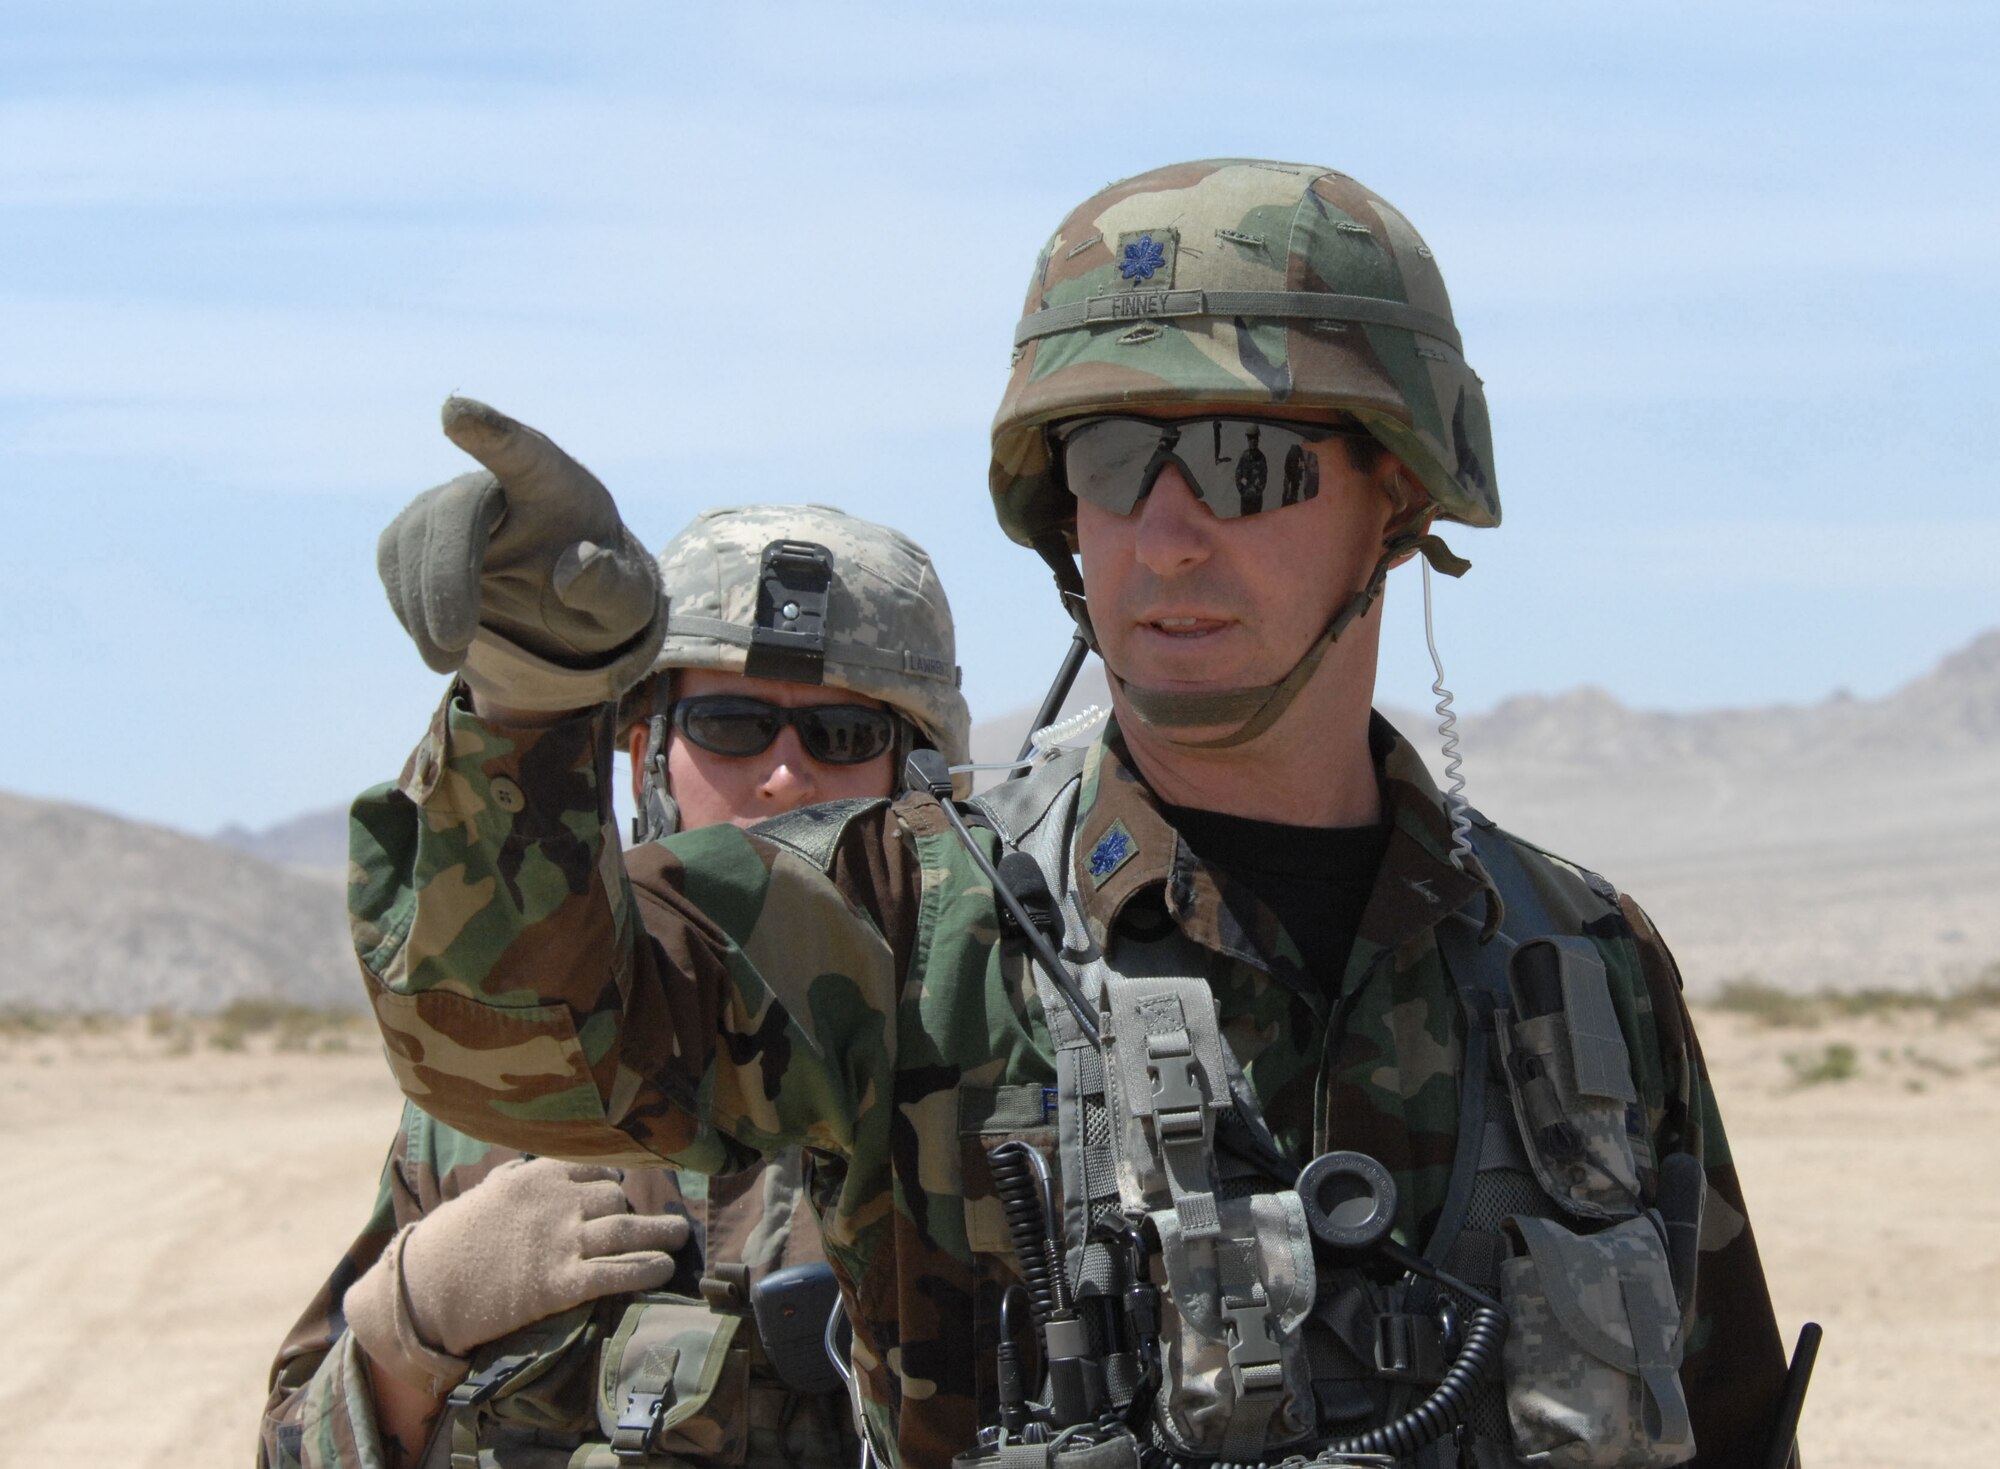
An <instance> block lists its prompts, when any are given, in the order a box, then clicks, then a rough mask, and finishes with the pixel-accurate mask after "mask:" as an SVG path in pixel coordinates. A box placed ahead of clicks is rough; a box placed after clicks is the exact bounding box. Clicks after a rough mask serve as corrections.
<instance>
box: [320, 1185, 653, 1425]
mask: <svg viewBox="0 0 2000 1469" xmlns="http://www.w3.org/2000/svg"><path fill="white" fill-rule="evenodd" d="M687 1237H688V1222H687V1220H686V1219H684V1218H682V1217H680V1216H679V1215H674V1214H634V1213H632V1212H631V1205H630V1204H629V1203H628V1202H627V1200H626V1198H625V1191H624V1189H622V1188H620V1187H619V1185H618V1181H617V1175H616V1174H615V1173H613V1172H612V1171H611V1170H610V1169H609V1168H598V1167H592V1166H590V1165H587V1164H583V1163H562V1162H558V1161H557V1160H556V1159H554V1158H533V1159H525V1158H515V1159H512V1160H510V1161H508V1162H506V1163H503V1164H501V1165H500V1166H499V1167H498V1168H496V1169H494V1170H493V1172H492V1173H490V1174H488V1175H487V1176H486V1177H485V1178H484V1179H482V1180H481V1181H480V1182H479V1183H478V1184H477V1185H476V1186H475V1187H473V1188H470V1189H467V1190H466V1191H465V1192H464V1193H462V1194H460V1195H459V1196H458V1197H457V1198H455V1199H451V1200H448V1201H447V1202H446V1203H444V1204H442V1205H441V1206H439V1207H438V1208H437V1209H436V1210H434V1211H433V1212H431V1213H430V1214H428V1215H426V1216H425V1217H424V1218H422V1219H419V1220H417V1221H416V1222H415V1223H413V1224H409V1225H406V1226H405V1227H404V1228H403V1230H402V1231H401V1232H400V1233H399V1234H397V1236H396V1237H395V1238H394V1239H393V1240H391V1241H390V1242H389V1247H388V1248H387V1249H385V1250H384V1251H383V1252H382V1256H381V1258H380V1259H378V1260H377V1261H376V1262H375V1263H374V1265H372V1266H371V1267H369V1269H368V1271H367V1273H366V1274H364V1275H363V1276H362V1277H361V1278H360V1279H359V1280H357V1281H355V1282H354V1284H353V1285H351V1286H349V1287H348V1290H347V1296H346V1300H345V1301H344V1303H343V1306H342V1309H343V1311H344V1312H345V1314H346V1316H347V1325H348V1329H349V1330H350V1331H352V1332H353V1333H354V1338H355V1340H356V1342H358V1343H359V1344H360V1346H361V1349H362V1350H363V1351H365V1352H366V1353H367V1354H368V1356H369V1358H370V1359H371V1360H372V1361H373V1362H374V1363H375V1364H376V1365H377V1366H379V1367H380V1368H381V1369H382V1370H383V1371H386V1372H389V1373H392V1374H393V1375H395V1376H396V1377H398V1378H400V1379H401V1380H402V1381H404V1382H406V1383H408V1384H410V1385H411V1386H412V1387H418V1388H422V1389H423V1390H424V1391H426V1392H428V1393H429V1394H430V1395H431V1396H432V1397H442V1396H443V1395H444V1394H445V1393H447V1392H449V1391H450V1390H451V1388H452V1387H453V1386H454V1385H455V1384H457V1383H458V1382H460V1381H461V1380H462V1379H463V1378H464V1377H465V1374H466V1365H467V1364H466V1362H465V1358H466V1356H467V1354H469V1353H470V1352H471V1351H472V1350H473V1349H474V1348H476V1347H478V1346H481V1345H483V1344H484V1343H486V1342H490V1341H496V1340H498V1339H499V1338H500V1337H503V1336H505V1335H507V1334H508V1333H509V1332H511V1331H516V1330H518V1329H520V1328H521V1327H523V1326H527V1325H529V1324H530V1323H531V1322H535V1321H540V1320H542V1319H543V1318H544V1317H546V1316H553V1315H555V1314H556V1313H557V1312H558V1311H567V1310H568V1309H569V1308H570V1307H572V1306H579V1305H582V1304H583V1303H584V1302H585V1301H593V1300H596V1299H597V1298H598V1297H599V1296H608V1295H616V1294H621V1293H624V1292H629V1291H641V1290H654V1289H657V1288H658V1287H660V1286H662V1285H664V1284H666V1282H667V1280H668V1278H669V1277H671V1276H672V1275H673V1273H674V1261H673V1256H672V1253H671V1252H672V1251H674V1250H677V1249H679V1248H680V1247H681V1246H682V1245H684V1244H686V1243H687Z"/></svg>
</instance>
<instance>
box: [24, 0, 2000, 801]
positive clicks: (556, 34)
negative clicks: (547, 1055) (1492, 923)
mask: <svg viewBox="0 0 2000 1469" xmlns="http://www.w3.org/2000/svg"><path fill="white" fill-rule="evenodd" d="M0 24H4V27H5V34H6V36H7V44H6V46H5V47H4V48H0V346H4V350H0V512H4V521H0V524H4V527H5V531H6V534H5V535H4V536H0V618H3V619H4V624H5V627H6V630H7V633H8V636H7V639H6V644H5V651H4V653H0V687H4V689H5V690H6V694H7V707H8V713H9V716H10V717H8V718H7V719H5V720H4V721H0V787H5V788H8V789H13V790H18V791H25V792H29V793H32V794H37V795H45V796H51V797H57V798H61V799H66V800H75V801H82V802H87V803H90V804H94V805H98V806H103V807H106V808H108V809H111V810H114V811H118V812H121V813H124V814H128V815H132V816H139V817H144V818H146V819H150V820H157V821H163V822H167V823H169V824H174V825H178V826H182V827H186V828H188V829H191V830H196V831H208V830H212V829H213V828H215V827H216V826H218V825H220V824H222V823H223V822H225V821H241V822H245V823H248V824H252V825H257V824H262V823H265V822H269V821H272V820H275V819H278V818H282V817H284V816H287V815H290V814H293V813H294V812H297V811H300V810H303V809H307V808H311V807H316V806H323V805H326V804H329V803H331V802H333V801H336V800H339V799H343V798H344V797H345V796H346V795H348V794H350V793H351V792H352V791H353V790H354V789H356V788H358V787H359V786H361V785H363V784H365V783H367V782H369V781H371V780H374V779H378V778H382V777H384V776H386V775H389V774H392V773H393V772H394V770H395V769H396V768H397V766H398V765H399V764H400V762H401V759H402V756H403V754H404V753H405V752H406V750H407V748H408V746H409V745H410V744H411V743H412V742H413V740H414V739H415V737H416V735H417V734H418V733H419V732H420V730H421V726H422V724H423V721H424V717H425V715H426V713H427V711H428V708H429V706H430V704H431V703H432V702H433V700H434V699H435V697H436V692H437V683H436V680H435V679H434V678H433V677H432V676H431V675H429V674H428V673H427V672H426V671H425V670H424V669H423V667H422V665H421V664H420V663H419V662H418V660H417V658H416V657H415V654H414V653H413V652H412V651H411V649H410V648H409V646H408V644H407V643H406V642H405V641H404V640H403V638H402V634H401V632H400V630H399V629H398V628H397V627H396V625H395V622H394V619H393V618H392V617H391V616H390V614H389V611H388V608H387V606H386V603H385V602H384V600H383V598H382V596H381V593H380V590H379V588H378V586H377V585H376V582H375V578H374V569H373V544H374V538H375V534H376V532H377V531H378V530H379V528H380V526H381V525H382V524H383V523H384V522H385V521H386V520H387V519H388V518H389V517H390V516H391V515H392V514H393V513H394V512H395V510H396V509H397V508H398V507H400V505H401V504H402V503H403V502H404V501H406V500H407V499H408V498H409V497H410V496H411V495H413V494H415V493H416V492H417V491H419V490H421V489H423V488H424V487H425V486H427V485H430V484H433V483H436V482H438V481H440V480H443V479H446V478H448V477H450V476H452V475H454V474H456V473H458V472H460V470H461V468H462V467H464V466H463V464H462V463H461V461H460V460H459V458H458V457H457V456H456V453H455V451H454V450H452V448H451V447H450V445H449V444H447V443H446V442H445V441H444V440H443V438H442V437H441V436H440V435H439V434H438V432H437V428H436V410H437V405H438V403H439V402H440V400H441V399H442V398H443V397H444V396H445V395H446V394H447V393H450V392H454V391H459V392H465V393H469V394H473V395H475V396H479V397H484V398H486V399H488V400H489V401H491V402H494V403H496V404H497V405H499V406H501V407H503V408H505V409H507V410H508V411H510V412H513V413H515V414H517V415H519V416H521V417H523V418H526V419H527V420H529V421H530V422H533V423H535V424H537V425H538V426H540V427H543V428H546V429H547V430H549V431H550V432H551V433H552V434H553V435H554V436H555V437H556V438H557V439H558V440H559V441H560V442H562V443H564V444H565V445H566V446H568V447H570V448H571V449H573V450H574V451H575V452H576V453H577V454H578V455H579V456H580V457H582V458H583V459H584V460H586V462H588V463H589V464H590V465H591V466H592V467H593V468H595V469H596V470H597V471H598V472H599V473H600V474H601V475H602V476H603V478H604V479H605V480H606V481H607V482H608V483H609V484H610V485H611V486H612V488H613V489H614V491H615V492H616V493H617V494H618V496H619V498H620V502H621V504H622V505H623V506H624V508H625V511H626V514H627V518H628V520H630V521H631V522H632V524H633V525H634V526H635V527H636V528H637V529H638V530H639V532H640V533H641V535H642V536H644V537H645V538H646V539H648V540H650V541H654V542H659V541H664V540H665V539H666V538H667V537H668V536H670V535H671V534H672V533H673V532H674V531H675V530H676V529H678V528H679V526H680V525H681V524H682V523H684V522H685V521H686V520H687V519H688V518H689V517H690V516H691V515H692V514H693V513H694V512H695V511H696V510H698V509H700V508H702V507H704V506H707V505H711V504H717V503H726V502H731V501H740V500H751V499H813V500H824V501H832V502H835V503H838V504H841V505H844V506H846V507H848V508H851V509H853V510H855V511H857V512H859V513H861V514H864V515H869V516H872V517H875V518H878V519H883V520H888V521H891V522H894V523H896V524H898V525H900V526H902V527H903V528H904V529H906V530H908V531H910V532H911V533H913V534H914V535H916V536H917V537H918V538H919V539H920V540H922V541H924V542H925V543H926V544H927V545H928V546H930V548H931V549H932V551H933V552H934V554H935V555H936V557H937V560H938V562H939V564H940V568H941V570H942V572H943V574H944V576H945V580H946V585H947V587H948V588H949V590H950V593H951V596H952V600H953V603H954V605H955V607H956V609H957V611H958V615H959V619H960V629H961V648H962V654H963V661H964V663H965V665H966V670H967V691H968V694H969V695H970V697H971V699H972V701H973V705H974V710H975V713H976V714H986V713H992V712H997V711H999V710H1002V709H1005V708H1008V707H1010V706H1013V705H1016V704H1020V703H1024V702H1028V701H1030V700H1032V699H1033V698H1034V697H1035V696H1036V694H1037V693H1038V692H1039V689H1040V686H1041V684H1042V682H1043V681H1044V680H1045V678H1046V676H1047V671H1048V669H1049V667H1050V666H1051V665H1052V664H1053V662H1054V660H1055V658H1056V657H1057V656H1058V655H1059V653H1060V651H1061V649H1062V646H1063V643H1064V640H1065V636H1066V634H1065V628H1064V623H1063V620H1062V617H1061V614H1060V612H1059V611H1058V610H1057V609H1056V606H1055V602H1054V597H1053V595H1052V593H1051V592H1050V590H1049V586H1048V582H1047V578H1046V574H1045V573H1044V572H1043V571H1041V569H1040V568H1039V563H1037V562H1036V561H1035V560H1034V558H1033V557H1032V556H1031V555H1029V554H1028V553H1026V552H1022V551H1019V550H1017V549H1016V548H1014V547H1012V546H1010V545H1009V544H1008V543H1007V542H1005V541H1004V539H1003V538H1002V537H1001V536H1000V535H999V533H998V532H997V531H996V530H995V529H994V527H993V525H992V521H991V518H990V513H989V511H988V508H987V503H986V498H985V490H984V484H985V433H986V425H987V423H988V421H989V419H990V416H991V413H992V410H993V407H994V404H995V402H996V401H997V398H998V394H999V391H1000V387H1001V384H1002V379H1003V376H1004V372H1005V366H1006V361H1007V350H1008V345H1009V340H1010V331H1011V327H1012V323H1013V321H1014V318H1015V316H1016V315H1017V313H1018V311H1019V306H1020V299H1021V293H1022V287H1023V284H1024V283H1025V281H1026V278H1027V273H1028V269H1029V266H1030V264H1031V263H1032V260H1033V257H1034V254H1035V251H1036V249H1037V248H1038V246H1039V245H1040V243H1041V242H1042V240H1043V239H1044V238H1045V237H1046V236H1047V234H1048V233H1049V231H1050V230H1051V229H1052V228H1053V227H1054V225H1055V224H1056V222H1057V221H1058V220H1059V219H1060V217H1061V216H1062V214H1063V213H1064V212H1065V211H1066V210H1067V209H1068V208H1069V207H1070V206H1071V205H1072V204H1074V203H1075V202H1077V201H1078V200H1079V199H1081V198H1083V197H1084V196H1085V195H1086V194H1088V193H1089V192H1091V191H1093V190H1094V189H1096V188H1097V187H1098V186H1099V185H1101V184H1102V183H1103V182H1104V181H1106V180H1108V179H1111V178H1115V177H1119V176H1122V175H1125V174H1129V173H1133V172H1137V171H1139V170H1141V169H1144V168H1148V167H1151V166H1154V165H1156V164H1159V163H1162V162H1167V161H1171V160H1174V159H1179V158H1185V157H1202V156H1212V155H1222V154H1249V155H1264V156H1277V157H1287V158H1295V159H1303V160H1307V161H1312V162H1318V163H1326V164H1329V165H1332V166H1335V167H1338V168H1340V169H1342V170H1344V171H1346V172H1348V173H1351V174H1353V175H1355V176H1356V177H1358V178H1360V179H1361V180H1363V181H1364V182H1366V183H1368V184H1369V185H1370V186H1372V187H1373V188H1375V189H1377V190H1379V191H1380V192H1382V193H1383V194H1385V195H1387V196H1388V197H1389V198H1391V199H1393V200H1394V201H1395V202H1396V203H1397V205H1398V206H1399V207H1400V208H1402V209H1403V210H1404V211H1405V212H1406V213H1407V214H1408V215H1409V216H1410V217H1411V218H1412V219H1413V220H1415V221H1416V223H1417V224H1418V226H1419V227H1420V228H1421V229H1422V230H1423V231H1424V233H1425V235H1426V236H1427V238H1428V239H1429V241H1430V243H1431V245H1432V246H1433V247H1434V248H1435V249H1436V251H1437V255H1438V259H1439V261H1440V263H1441V264H1442V265H1443V267H1444V270H1445V275H1446V279H1447V281H1448V282H1449V284H1450V287H1451V290H1452V295H1453V300H1454V304H1455V306H1456V309H1457V313H1458V317H1459V322H1460V325H1461V328H1462V330H1463V332H1464V336H1465V340H1466V347H1467V355H1468V357H1469V358H1470V360H1471V361H1472V363H1473V365H1474V366H1475V367H1476V368H1478V370H1479V371H1480V372H1481V374H1482V375H1483V376H1484V377H1485V379H1486V382H1487V388H1488V393H1489V400H1490V403H1491V406H1492V410H1493V417H1494V423H1495V437H1496V444H1497V467H1498V473H1499V482H1500V486H1501V492H1502V496H1503V499H1504V500H1505V503H1506V507H1507V523H1506V525H1505V527H1504V528H1502V529H1501V530H1498V531H1487V532H1465V531H1461V532H1460V533H1458V534H1457V535H1456V536H1455V537H1454V542H1455V544H1456V546H1457V548H1458V549H1459V550H1460V551H1461V552H1463V553H1464V554H1466V555H1468V556H1470V557H1471V558H1472V560H1473V561H1474V562H1475V563H1476V567H1475V570H1474V571H1473V572H1472V574H1471V575H1470V576H1469V577H1468V578H1467V579H1466V580H1465V581H1464V582H1463V583H1461V584H1447V585H1444V586H1443V587H1441V589H1440V603H1439V623H1440V627H1439V632H1440V640H1441V643H1442V646H1443V649H1444V652H1445V657H1446V663H1447V667H1448V669H1449V670H1450V674H1451V681H1452V682H1453V684H1454V686H1455V687H1456V688H1457V689H1458V692H1459V695H1460V699H1461V703H1462V705H1463V706H1466V707H1470V708H1474V709H1477V708H1481V707H1486V706H1490V705H1491V704H1493V703H1494V702H1496V701H1497V700H1499V699H1501V698H1504V697H1506V696H1507V695H1509V694H1513V693H1519V692H1524V691H1530V690H1538V691H1555V690H1559V689H1563V688H1567V687H1570V686H1572V685H1575V684H1579V683H1586V682H1588V683H1596V684H1600V685H1602V686H1604V687H1606V688H1608V689H1610V690H1611V691H1612V692H1613V693H1615V694H1616V695H1617V696H1618V697H1620V698H1621V699H1624V700H1626V701H1627V702H1630V703H1634V704H1639V705H1645V706H1651V707H1661V708H1691V707H1702V706H1710V705H1717V704H1743V703H1758V702H1769V701H1780V700H1784V701H1798V700H1811V699H1817V698H1820V697H1823V696H1825V695H1826V694H1828V693H1830V692H1832V691H1833V690H1835V689H1836V688H1847V689H1850V690H1852V691H1854V692H1857V693H1860V694H1863V695H1872V694H1879V693H1881V692H1884V691H1886V690H1887V689H1889V688H1891V687H1893V686H1894V685H1896V684H1897V683H1899V682H1901V681H1903V680H1904V679H1907V678H1909V677H1912V676H1914V675H1916V674H1918V673H1920V672H1922V671H1923V670H1924V669H1925V668H1926V667H1928V666H1929V665H1930V664H1931V663H1932V662H1934V661H1935V660H1936V658H1938V657H1939V656H1940V655H1941V654H1943V653H1945V652H1947V651H1949V650H1950V649H1951V648H1954V647H1956V646H1958V645H1960V644H1961V643H1963V642H1964V641H1966V640H1967V639H1969V638H1970V637H1971V636H1973V635H1974V634H1975V633H1977V632H1978V631H1980V630H1982V629H1984V628H1986V627H1989V626H1992V625H1994V624H1996V623H2000V592H1996V579H1995V576H1994V573H1993V570H1992V567H1993V563H1994V562H1995V560H1996V557H2000V509H1996V507H1995V505H1994V498H1993V493H1992V486H1993V480H1994V471H1993V467H1992V458H1993V456H1992V454H1991V451H1990V449H1989V447H1988V445H1987V444H1986V443H1985V435H1986V433H1987V432H1988V431H1989V429H1990V425H1991V423H1992V420H1993V418H1994V412H1993V410H1994V399H1995V391H1996V383H1997V382H2000V376H1997V375H1996V360H1995V346H1994V340H1995V329H1996V326H2000V302H1997V301H1996V292H2000V288H1997V287H1996V284H1995V279H1996V272H1995V270H1994V265H1995V262H1996V260H2000V249H1996V246H2000V187H1996V185H2000V158H1996V152H2000V150H1996V149H1995V147H1994V139H1995V137H1996V136H2000V128H1996V125H1995V124H1996V117H1995V111H1996V104H1995V102H1994V100H1993V99H1994V88H1993V87H1992V85H1991V79H1990V62H1991V58H1992V57H1993V56H1994V55H1995V54H2000V46H1996V42H2000V22H1996V21H1995V19H1994V18H1993V15H1992V11H1991V7H1989V6H1977V5H1970V4H1967V5H1948V4H1921V3H1914V4H1882V5H1841V4H1813V5H1783V4H1781V5H1732V6H1711V5H1706V4H1682V5H1678V6H1674V7H1665V6H1650V7H1638V6H1608V5H1601V4H1600V5H1582V4H1578V5H1552V4H1516V5H1507V6H1491V5H1473V4H1457V3H1445V4H1432V5H1410V4H1339V3H1320V4H1265V3H1254V0H1253V3H1237V4H1230V5H1221V4H1214V3H1210V4H1199V5H1198V4H1184V3H1179V0H1159V3H1150V4H1145V5H1139V6H1135V5H1130V4H1127V5H1117V6H1112V5H1096V4H1088V3H1067V4H1040V3H1021V4H1014V5H1009V6H1004V7H973V6H969V5H939V4H935V3H933V4H928V5H887V4H884V5H871V6H866V7H863V6H853V5H844V4H837V3H820V4H813V5H790V4H758V5H750V4H745V5H739V6H705V7H694V6H681V5H668V4H663V3H653V4H637V3H579V4H574V5H565V6H556V5H549V4H540V5H530V4H522V3H513V0H482V3H480V4H477V5H471V4H466V5H439V4H422V3H416V0H403V3H397V4H379V5H377V4H346V5H339V4H325V5H314V6H305V5H296V4H279V3H272V0H263V3H257V4H248V3H245V4H233V5H226V4H215V3H200V0H176V3H172V4H141V3H127V4H98V3H90V0H74V3H67V4H65V5H62V6H51V5H44V4H32V3H27V0H5V3H0ZM1417 603H1418V597H1417V588H1416V585H1415V582H1414V579H1413V575H1412V577H1411V579H1408V580H1405V579H1404V577H1403V576H1400V575H1399V577H1398V579H1397V580H1396V581H1394V582H1392V584H1391V596H1390V606H1389V627H1388V632H1387V636H1386V648H1385V655H1384V673H1383V680H1382V691H1383V694H1384V697H1385V698H1386V699H1388V700H1389V701H1391V702H1397V703H1402V704H1406V705H1414V704H1417V703H1419V702H1421V701H1422V700H1423V699H1424V697H1425V686H1426V685H1427V684H1428V681H1429V677H1430V674H1429V668H1428V664H1427V660H1426V658H1425V655H1424V652H1423V644H1422V638H1421V629H1420V624H1419V620H1418V618H1417V616H1416V610H1417ZM1469 758H1470V759H1472V760H1474V761H1476V758H1477V752H1476V751H1470V752H1469Z"/></svg>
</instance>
